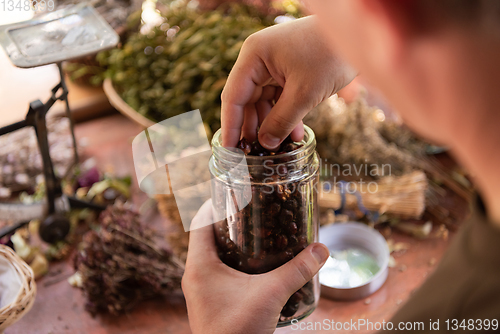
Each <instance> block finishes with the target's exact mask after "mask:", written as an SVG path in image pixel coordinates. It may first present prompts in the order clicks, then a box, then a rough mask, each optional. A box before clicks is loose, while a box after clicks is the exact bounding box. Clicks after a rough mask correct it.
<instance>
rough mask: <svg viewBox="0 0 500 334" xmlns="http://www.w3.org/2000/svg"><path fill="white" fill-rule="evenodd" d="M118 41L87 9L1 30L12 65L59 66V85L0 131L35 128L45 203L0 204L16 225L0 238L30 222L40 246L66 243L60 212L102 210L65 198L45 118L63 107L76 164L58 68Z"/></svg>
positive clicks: (64, 220)
mask: <svg viewBox="0 0 500 334" xmlns="http://www.w3.org/2000/svg"><path fill="white" fill-rule="evenodd" d="M118 41H119V37H118V35H117V34H116V32H115V31H114V30H113V28H111V26H109V24H108V23H107V22H106V21H105V20H104V19H103V18H102V17H101V16H100V15H99V14H98V13H97V12H96V11H95V10H94V8H93V7H91V6H89V5H87V4H79V5H76V6H72V7H67V8H64V9H61V10H58V11H55V12H51V13H47V14H43V15H40V16H37V17H35V18H34V19H32V20H29V21H24V22H19V23H14V24H9V25H4V26H0V45H2V47H3V48H4V50H5V52H6V54H7V55H8V57H9V58H10V60H11V62H12V63H13V64H14V65H15V66H17V67H21V68H32V67H38V66H43V65H48V64H57V67H58V69H59V75H60V82H59V83H58V84H57V85H56V86H55V87H54V88H52V95H51V97H50V98H49V99H48V101H47V102H45V103H43V102H41V101H40V100H36V101H33V102H31V103H30V105H29V109H28V113H27V114H26V117H25V119H24V120H22V121H19V122H17V123H13V124H10V125H7V126H5V127H2V128H0V136H1V135H4V134H7V133H11V132H13V131H16V130H19V129H21V128H25V127H33V129H34V130H35V133H36V138H37V142H38V147H39V149H40V153H41V156H42V162H43V175H44V178H45V188H46V201H42V202H38V203H34V204H29V205H25V204H21V203H0V219H3V220H11V221H15V222H16V223H15V224H14V225H12V226H8V227H6V228H4V229H2V230H0V238H1V237H3V236H5V235H8V234H10V233H12V232H14V231H15V230H17V229H18V228H20V227H22V226H24V225H26V224H27V223H29V221H30V220H32V219H40V218H43V220H42V223H41V224H40V229H39V234H40V237H41V238H42V240H44V241H46V242H49V243H53V242H56V241H58V240H62V239H64V238H65V237H66V235H67V234H68V232H69V229H70V223H69V220H68V219H67V218H66V217H65V215H64V212H67V211H68V210H70V209H71V208H91V209H95V210H103V209H104V207H102V206H100V205H96V204H93V203H90V202H85V201H82V200H79V199H77V198H75V197H71V196H67V195H64V194H63V192H62V188H61V182H60V180H59V179H58V178H57V177H56V175H55V173H54V167H53V164H52V160H51V157H50V152H49V142H48V138H47V135H48V133H47V124H46V115H47V113H48V111H49V110H50V108H51V107H52V106H53V105H54V103H55V102H56V101H59V100H60V101H64V103H65V106H66V115H67V117H68V119H69V120H70V128H71V135H72V139H73V148H74V159H75V163H78V153H77V146H76V139H75V134H74V129H73V121H72V119H71V111H70V108H69V103H68V88H67V86H66V83H65V81H64V74H63V72H62V67H61V63H62V62H63V61H65V60H70V59H75V58H80V57H84V56H87V55H91V54H95V53H96V52H98V51H101V50H106V49H110V48H113V47H114V46H116V44H118Z"/></svg>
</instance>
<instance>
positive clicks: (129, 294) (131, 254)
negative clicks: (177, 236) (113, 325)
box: [75, 203, 184, 314]
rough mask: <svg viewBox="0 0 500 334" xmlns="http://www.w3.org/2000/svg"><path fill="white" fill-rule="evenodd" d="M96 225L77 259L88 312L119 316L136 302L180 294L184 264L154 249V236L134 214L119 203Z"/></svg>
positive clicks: (86, 235) (104, 213) (158, 249)
mask: <svg viewBox="0 0 500 334" xmlns="http://www.w3.org/2000/svg"><path fill="white" fill-rule="evenodd" d="M99 220H100V229H99V230H98V231H90V232H87V233H86V234H85V235H84V237H83V241H82V244H81V246H82V249H81V251H80V252H79V253H78V254H77V256H76V258H75V268H76V269H77V270H78V273H79V274H80V276H81V287H82V288H83V290H84V293H85V295H86V296H87V305H86V309H87V310H88V311H89V312H90V313H92V314H96V313H97V312H100V311H109V312H110V313H112V314H119V313H121V312H124V311H127V310H130V309H131V308H133V306H134V305H135V304H136V303H137V302H138V301H141V300H144V299H148V298H152V297H155V296H166V295H169V294H170V293H173V292H176V291H179V290H180V287H181V278H182V275H183V273H184V265H183V264H182V263H181V262H180V261H179V260H178V259H177V258H176V257H175V256H174V255H172V254H171V253H170V252H168V251H167V250H165V249H163V248H161V247H159V246H158V245H157V244H155V242H154V241H153V235H154V231H153V230H152V229H151V228H149V227H148V226H145V225H143V224H141V222H140V219H139V214H138V213H136V212H134V211H132V210H130V209H127V208H126V207H125V206H124V205H123V204H120V203H118V204H115V205H114V206H110V207H108V209H107V210H106V211H104V212H103V213H102V214H101V216H100V218H99Z"/></svg>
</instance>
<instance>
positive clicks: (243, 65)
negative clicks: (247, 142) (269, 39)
mask: <svg viewBox="0 0 500 334" xmlns="http://www.w3.org/2000/svg"><path fill="white" fill-rule="evenodd" d="M271 81H272V77H271V74H270V73H269V71H268V70H267V67H266V65H265V64H264V62H263V61H262V59H261V58H260V57H259V56H258V55H257V54H255V53H254V54H248V52H245V51H244V50H243V49H242V52H241V53H240V55H239V56H238V60H237V61H236V63H235V64H234V67H233V69H232V70H231V73H229V77H228V79H227V82H226V85H225V87H224V90H223V92H222V95H221V100H222V104H221V131H222V145H223V146H224V147H235V146H236V145H237V144H238V141H239V140H240V135H241V127H242V125H243V119H244V117H243V115H244V107H245V105H246V104H249V103H255V102H257V101H258V100H259V97H260V95H261V94H262V87H263V86H265V85H266V84H268V83H269V82H271Z"/></svg>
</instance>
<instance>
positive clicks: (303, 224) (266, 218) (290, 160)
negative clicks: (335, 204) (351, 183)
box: [209, 126, 319, 327]
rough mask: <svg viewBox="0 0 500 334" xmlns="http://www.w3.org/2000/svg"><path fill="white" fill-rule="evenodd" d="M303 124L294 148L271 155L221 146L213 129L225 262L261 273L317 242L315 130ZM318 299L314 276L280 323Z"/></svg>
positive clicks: (215, 197) (218, 234)
mask: <svg viewBox="0 0 500 334" xmlns="http://www.w3.org/2000/svg"><path fill="white" fill-rule="evenodd" d="M304 128H305V135H304V140H303V141H302V142H301V143H297V144H301V145H297V146H299V147H298V148H297V149H295V150H293V151H290V152H286V153H282V152H281V153H280V152H278V153H277V154H275V155H273V156H244V155H243V153H242V151H240V150H238V149H227V148H224V147H222V145H221V137H220V134H221V133H220V130H219V131H217V132H216V133H215V135H214V137H213V139H212V152H213V154H212V157H211V158H210V162H209V167H210V172H211V174H212V201H213V204H214V209H215V217H216V219H215V221H216V223H215V224H214V234H215V239H216V244H217V249H218V253H219V257H220V259H221V260H222V261H223V262H224V263H225V264H227V265H228V266H230V267H232V268H234V269H237V270H240V271H243V272H245V273H248V274H260V273H265V272H268V271H271V270H273V269H275V268H277V267H279V266H281V265H282V264H284V263H286V262H287V261H289V260H291V259H293V258H294V257H295V256H296V255H297V254H298V253H299V252H301V251H302V250H303V249H304V248H306V247H307V246H308V245H309V244H311V243H313V242H316V241H317V235H318V224H319V223H318V217H319V216H318V215H319V212H318V210H319V208H318V189H317V183H318V178H319V177H318V176H319V173H318V171H319V157H318V154H317V153H316V151H315V149H316V140H315V138H314V133H313V131H312V130H311V129H310V128H309V127H307V126H304ZM245 160H246V161H245ZM235 171H236V172H235ZM318 299H319V281H318V275H316V276H315V277H314V278H313V279H312V280H311V281H310V282H308V283H307V284H305V285H304V286H303V287H302V288H301V289H300V290H299V291H297V292H296V293H294V294H293V295H292V296H291V297H290V299H289V300H288V302H287V303H286V305H285V306H284V307H283V309H282V311H281V315H280V319H279V322H278V327H282V326H287V325H289V324H291V321H292V320H294V319H297V320H301V319H303V318H305V317H306V316H308V315H309V314H311V313H312V312H313V311H314V309H315V308H316V306H317V304H318Z"/></svg>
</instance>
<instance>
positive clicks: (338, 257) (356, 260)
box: [319, 248, 380, 288]
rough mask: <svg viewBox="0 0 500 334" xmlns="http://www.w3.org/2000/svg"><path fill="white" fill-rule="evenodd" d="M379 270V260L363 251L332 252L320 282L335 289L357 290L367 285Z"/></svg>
mask: <svg viewBox="0 0 500 334" xmlns="http://www.w3.org/2000/svg"><path fill="white" fill-rule="evenodd" d="M379 270H380V267H379V265H378V263H377V260H376V259H375V258H374V257H373V255H372V254H370V253H369V252H367V251H365V250H363V249H360V248H348V249H345V250H339V251H331V252H330V257H329V258H328V260H327V261H326V263H325V265H324V266H323V268H321V270H320V275H319V281H320V283H321V284H323V285H327V286H330V287H333V288H355V287H357V286H360V285H363V284H365V283H367V282H368V281H369V280H371V279H372V278H373V277H374V276H375V274H377V272H378V271H379Z"/></svg>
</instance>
